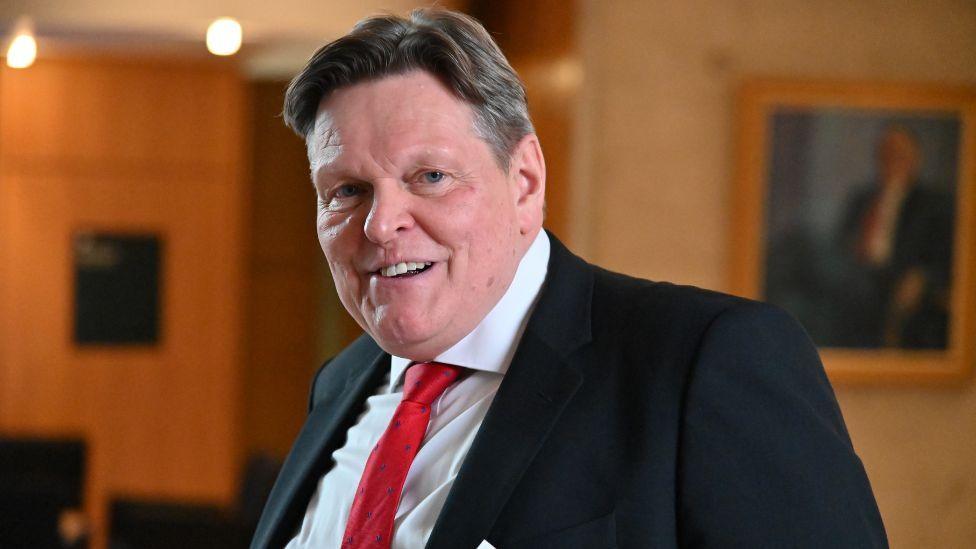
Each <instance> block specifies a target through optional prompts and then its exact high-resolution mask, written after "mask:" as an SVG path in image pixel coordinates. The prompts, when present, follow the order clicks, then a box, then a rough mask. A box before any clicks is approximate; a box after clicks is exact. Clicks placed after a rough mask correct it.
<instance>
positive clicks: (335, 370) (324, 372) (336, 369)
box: [308, 334, 383, 411]
mask: <svg viewBox="0 0 976 549" xmlns="http://www.w3.org/2000/svg"><path fill="white" fill-rule="evenodd" d="M382 353H383V350H382V349H380V346H379V345H377V344H376V342H375V341H374V340H373V338H371V337H369V336H368V335H367V334H363V335H361V336H359V337H358V338H356V340H355V341H353V342H352V343H350V344H349V345H348V346H347V347H346V348H345V349H343V350H342V351H341V352H340V353H339V354H337V355H336V356H334V357H332V358H330V359H328V360H326V361H325V362H324V363H322V366H320V367H319V369H318V370H317V371H316V372H315V376H314V377H313V378H312V387H311V390H310V391H309V395H308V409H309V411H311V410H312V408H314V407H315V404H316V403H318V402H322V401H323V400H327V399H329V398H331V397H334V396H337V395H338V394H339V393H340V392H341V391H342V390H343V389H344V388H345V386H346V383H347V382H348V380H349V378H350V377H351V376H352V375H353V374H355V373H358V372H360V371H361V370H362V369H363V368H364V367H365V365H367V364H370V363H371V362H372V361H374V360H376V359H377V357H378V356H379V355H381V354H382Z"/></svg>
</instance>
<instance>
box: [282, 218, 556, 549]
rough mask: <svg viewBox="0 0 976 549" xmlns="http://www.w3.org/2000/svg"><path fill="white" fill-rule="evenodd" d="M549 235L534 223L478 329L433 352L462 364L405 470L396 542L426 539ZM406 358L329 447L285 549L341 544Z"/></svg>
mask: <svg viewBox="0 0 976 549" xmlns="http://www.w3.org/2000/svg"><path fill="white" fill-rule="evenodd" d="M548 264H549V238H548V237H547V236H546V233H545V231H539V234H538V236H536V238H535V240H534V241H533V242H532V245H531V246H530V247H529V249H528V251H527V252H526V253H525V256H523V257H522V260H521V262H520V263H519V266H518V270H517V271H516V273H515V277H514V279H513V280H512V284H511V285H510V286H509V287H508V290H506V291H505V294H504V295H503V296H502V298H501V299H500V300H499V301H498V303H496V304H495V307H494V308H492V310H491V311H490V312H489V313H488V315H487V316H485V318H484V319H482V320H481V323H480V324H478V326H477V327H475V329H474V330H473V331H472V332H471V333H469V334H468V335H467V336H465V337H464V339H462V340H461V341H459V342H457V343H456V344H455V345H454V346H453V347H451V348H450V349H448V350H446V351H444V352H443V353H442V354H440V355H438V356H437V357H436V358H435V359H434V360H435V361H437V362H444V363H448V364H455V365H457V366H463V367H464V368H465V370H464V373H463V374H462V376H461V377H460V379H459V380H458V381H457V382H455V383H454V384H453V385H451V386H450V387H448V388H447V390H446V391H444V394H443V395H441V396H440V397H439V398H438V399H437V400H435V401H434V402H433V404H432V405H431V412H432V413H431V418H430V424H429V425H428V427H427V433H426V435H425V436H424V441H423V443H422V445H421V447H420V450H419V451H418V452H417V456H416V457H415V458H414V460H413V464H411V466H410V470H409V472H408V473H407V478H406V482H404V485H403V494H402V495H401V498H400V505H399V507H398V508H397V511H396V518H395V520H394V524H393V542H392V547H393V548H403V549H408V548H409V549H415V548H418V547H423V546H424V544H426V543H427V538H428V537H429V536H430V533H431V530H433V528H434V522H435V521H436V520H437V516H438V515H439V514H440V511H441V508H442V507H443V506H444V501H445V499H446V498H447V493H448V492H449V491H450V490H451V486H452V485H453V484H454V479H455V477H457V474H458V471H459V470H460V468H461V462H462V461H464V456H465V455H466V454H467V453H468V448H470V447H471V443H472V441H474V437H475V435H476V434H477V432H478V428H479V427H480V426H481V422H482V420H484V418H485V414H486V413H487V412H488V407H489V406H490V405H491V401H492V399H494V397H495V392H496V391H497V390H498V386H499V385H500V384H501V382H502V377H503V376H504V375H505V372H506V371H507V370H508V366H509V364H511V362H512V356H513V355H514V354H515V348H516V347H517V346H518V342H519V339H520V338H521V337H522V332H523V331H524V330H525V324H526V322H527V321H528V318H529V314H530V313H531V311H532V308H533V306H534V304H535V300H536V297H538V295H539V290H540V289H541V288H542V283H543V282H544V281H545V278H546V271H547V269H548ZM409 364H410V360H408V359H406V358H401V357H397V356H394V357H392V358H391V366H390V375H389V378H388V383H384V384H383V385H381V386H380V388H379V389H378V390H377V392H376V393H375V394H373V396H371V397H369V399H367V400H366V409H365V411H364V412H363V413H362V415H360V416H359V419H358V420H357V422H356V424H355V425H354V426H353V427H352V428H350V429H349V431H348V432H347V433H346V443H345V445H344V446H343V447H342V448H339V449H338V450H336V451H335V452H333V453H332V462H333V466H332V468H331V469H330V470H329V471H328V472H327V473H326V474H325V475H324V476H323V477H322V479H321V480H320V481H319V485H318V488H317V489H316V491H315V495H313V496H312V499H311V500H310V501H309V504H308V509H307V510H306V512H305V518H304V519H303V520H302V525H301V528H300V529H299V531H298V532H297V534H296V536H295V537H294V538H293V539H292V540H291V541H290V542H289V543H288V545H287V549H299V548H312V547H314V548H324V549H329V548H338V547H339V546H340V544H341V542H342V535H343V533H344V532H345V529H346V519H347V518H348V516H349V509H350V508H351V507H352V501H353V497H354V495H355V493H356V488H357V487H358V486H359V479H360V477H361V476H362V473H363V469H365V467H366V459H367V458H368V457H369V453H370V451H371V450H372V449H373V446H375V445H376V443H377V441H378V440H379V438H380V435H382V434H383V432H384V431H385V430H386V427H387V425H389V423H390V420H391V418H392V417H393V412H394V411H395V410H396V407H397V406H398V405H399V404H400V400H401V398H402V396H403V375H404V371H405V370H406V369H407V366H408V365H409Z"/></svg>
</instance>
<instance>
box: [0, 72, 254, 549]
mask: <svg viewBox="0 0 976 549" xmlns="http://www.w3.org/2000/svg"><path fill="white" fill-rule="evenodd" d="M244 101H245V95H244V89H243V85H242V83H241V79H240V77H239V76H238V74H237V72H236V71H235V70H234V69H233V68H232V67H230V66H229V65H225V64H211V63H202V62H198V63H195V64H193V63H183V62H167V61H161V60H138V61H121V60H114V59H107V58H75V59H60V60H41V61H38V62H37V64H35V65H34V66H33V67H31V68H30V69H27V70H22V71H14V70H12V69H6V68H5V69H3V72H2V73H0V265H2V270H0V304H2V309H0V430H2V431H3V432H4V433H7V434H10V433H23V434H33V435H42V436H43V435H57V434H64V433H71V434H80V435H83V436H84V437H85V438H86V439H87V440H88V443H89V477H88V491H87V496H88V498H87V502H88V508H89V512H90V515H91V517H92V518H93V519H94V521H95V527H96V535H95V539H96V541H97V542H99V544H100V542H101V541H102V540H103V534H104V518H105V504H106V502H107V499H108V498H109V497H110V496H111V495H114V494H135V495H145V496H152V497H165V498H182V499H193V500H205V501H213V502H225V503H226V502H229V501H230V499H231V498H232V496H233V494H234V490H235V486H236V480H237V470H238V466H239V464H238V461H239V456H240V451H239V444H240V435H239V428H240V419H239V415H240V411H239V406H240V403H241V398H240V393H241V390H240V386H239V383H240V379H239V378H240V375H239V372H240V370H241V367H240V363H241V357H240V353H239V349H238V347H239V340H240V335H241V329H240V322H241V321H240V319H241V318H242V312H241V310H240V309H241V307H240V302H241V280H242V279H243V269H242V263H243V261H242V238H241V227H242V221H243V218H242V215H243V211H244V210H243V207H244V204H245V190H246V189H245V187H244V185H243V176H244V170H243V169H242V154H241V152H242V145H243V136H244V116H243V115H244V112H245V108H244ZM92 229H95V230H105V231H120V232H127V231H140V232H144V231H148V232H154V233H158V234H159V235H160V236H161V238H162V243H163V254H162V270H163V272H162V277H161V280H162V298H161V303H162V318H161V330H162V338H161V342H160V343H159V344H158V345H157V346H154V347H95V348H88V347H86V348H79V347H77V346H75V345H74V344H73V342H72V335H71V330H72V326H71V318H72V309H71V307H72V300H73V297H72V291H73V290H72V273H73V267H72V264H71V260H72V251H71V237H72V234H73V233H74V232H76V231H80V230H92Z"/></svg>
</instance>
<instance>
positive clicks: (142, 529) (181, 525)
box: [109, 455, 281, 549]
mask: <svg viewBox="0 0 976 549" xmlns="http://www.w3.org/2000/svg"><path fill="white" fill-rule="evenodd" d="M280 468H281V462H280V461H278V460H275V459H274V458H271V457H269V456H265V455H256V456H253V457H251V458H250V459H248V462H247V465H246V466H245V468H244V473H243V475H242V479H241V486H240V491H239V492H238V498H237V502H236V504H235V506H234V507H233V508H231V509H223V508H221V507H218V506H216V505H206V504H197V503H182V502H164V501H150V500H140V499H130V498H116V499H114V500H113V501H112V503H111V509H110V515H111V526H110V534H109V547H110V548H111V549H169V548H172V547H179V548H180V549H196V548H200V549H203V548H208V549H209V548H213V547H221V548H228V549H233V548H235V547H241V548H246V547H247V546H248V544H249V543H250V541H251V536H253V535H254V529H255V528H256V527H257V521H258V518H260V515H261V509H262V508H263V507H264V502H265V500H267V499H268V494H269V493H270V492H271V486H272V485H273V484H274V481H275V478H276V477H277V476H278V471H279V470H280Z"/></svg>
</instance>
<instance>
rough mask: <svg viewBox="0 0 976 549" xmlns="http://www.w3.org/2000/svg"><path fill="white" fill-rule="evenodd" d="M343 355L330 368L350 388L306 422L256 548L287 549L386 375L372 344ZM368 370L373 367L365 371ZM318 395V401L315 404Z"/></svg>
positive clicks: (323, 403)
mask: <svg viewBox="0 0 976 549" xmlns="http://www.w3.org/2000/svg"><path fill="white" fill-rule="evenodd" d="M357 343H359V345H358V346H356V347H354V348H350V349H349V350H348V351H347V352H345V353H342V354H340V355H339V356H338V357H336V359H335V360H333V361H332V362H331V363H330V364H329V365H328V366H326V368H336V369H337V371H338V372H342V371H343V370H345V371H347V372H348V375H347V377H346V382H345V385H344V387H343V388H342V389H341V391H340V392H339V393H338V394H337V395H336V396H335V397H331V398H329V397H327V398H322V399H321V401H317V402H316V403H315V407H314V408H313V410H312V412H311V413H310V414H309V416H308V418H307V419H306V420H305V424H304V425H303V426H302V430H301V432H299V434H298V438H297V439H296V440H295V444H294V445H293V447H292V450H291V452H290V453H289V454H288V459H287V460H286V461H285V463H284V465H283V467H282V470H281V473H280V474H279V475H278V481H277V482H276V483H275V486H274V488H273V489H272V491H271V494H270V495H269V496H268V503H267V505H266V507H265V512H264V515H263V516H262V517H261V522H260V523H259V525H258V528H257V531H256V532H255V536H254V541H253V542H252V544H251V547H252V548H259V547H260V548H263V547H283V546H285V545H286V544H287V543H288V540H289V539H290V538H291V536H292V535H293V534H294V532H293V531H292V530H293V529H294V528H295V527H296V526H297V524H298V520H299V519H300V517H301V516H302V515H303V514H304V513H305V510H306V507H307V505H308V501H309V499H310V498H311V495H312V493H313V492H314V490H315V486H316V482H315V481H316V480H317V479H318V478H319V477H320V476H321V475H322V474H324V473H325V470H326V469H327V468H328V465H329V464H328V459H329V457H328V456H329V454H331V452H332V451H333V450H335V449H336V447H337V446H338V444H339V443H340V442H341V440H342V437H343V436H344V435H345V432H346V429H347V428H348V427H349V425H351V423H352V422H354V421H355V419H356V416H357V414H358V412H359V411H360V410H361V409H362V405H363V403H364V402H365V400H366V398H367V396H368V395H369V393H371V392H372V391H374V390H375V389H376V387H377V385H378V384H379V383H380V381H381V380H382V378H383V375H385V373H386V372H385V369H384V368H383V366H384V365H385V364H387V361H385V360H383V359H384V358H386V357H387V356H388V355H386V354H385V353H383V352H382V351H381V350H380V349H379V347H377V346H376V345H375V343H373V342H372V340H367V341H360V342H357ZM364 364H367V365H368V366H367V367H363V365H364ZM314 396H315V395H313V398H314Z"/></svg>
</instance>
